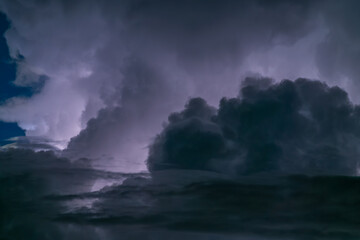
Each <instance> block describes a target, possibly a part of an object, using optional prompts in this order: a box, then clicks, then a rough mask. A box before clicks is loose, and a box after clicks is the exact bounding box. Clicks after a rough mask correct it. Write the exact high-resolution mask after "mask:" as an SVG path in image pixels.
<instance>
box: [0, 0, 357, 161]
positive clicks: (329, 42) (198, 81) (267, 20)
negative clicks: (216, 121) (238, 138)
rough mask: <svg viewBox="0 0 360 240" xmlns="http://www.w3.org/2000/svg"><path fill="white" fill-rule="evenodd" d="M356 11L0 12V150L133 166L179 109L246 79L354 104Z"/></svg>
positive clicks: (200, 7)
mask: <svg viewBox="0 0 360 240" xmlns="http://www.w3.org/2000/svg"><path fill="white" fill-rule="evenodd" d="M357 5H358V4H357V2H356V1H347V2H346V3H339V2H338V1H321V0H317V1H301V2H300V1H285V0H279V1H269V2H268V1H261V0H258V1H231V0H229V1H216V0H213V1H201V0H199V1H161V0H157V1H146V0H145V1H142V0H139V1H138V0H137V1H120V2H112V1H107V2H100V1H95V0H92V1H81V0H77V1H71V2H70V1H60V0H57V1H20V0H19V1H3V2H2V3H1V11H2V12H3V15H2V24H3V25H2V26H3V27H2V31H4V34H3V39H2V42H1V45H2V51H3V54H2V56H3V58H4V60H3V62H6V64H5V63H3V65H2V66H3V67H2V71H1V73H2V77H3V79H6V80H4V81H2V84H6V85H4V86H2V88H1V89H2V104H1V106H0V119H1V120H2V121H3V122H12V123H13V125H8V124H6V125H4V123H2V126H3V127H2V129H3V130H2V131H1V132H2V134H3V135H4V136H3V137H2V139H6V138H8V137H10V136H16V135H23V134H21V133H22V131H24V132H25V135H26V136H28V137H37V138H42V139H46V141H47V142H52V145H54V146H56V147H57V148H59V149H65V150H66V149H67V150H68V151H66V154H69V156H70V155H72V157H93V158H104V157H107V158H109V159H110V158H111V159H114V158H117V159H120V158H121V159H122V161H123V162H128V161H130V162H136V161H137V159H140V158H142V159H145V158H146V156H147V147H148V145H149V143H150V142H151V141H152V139H153V138H154V136H155V135H156V134H157V133H159V132H160V131H161V128H162V124H163V122H164V121H166V117H167V115H169V114H170V113H171V112H173V111H178V110H180V109H181V108H182V106H183V105H184V104H185V102H186V101H187V100H188V99H189V98H191V97H202V98H204V99H205V100H206V101H207V102H209V103H210V104H211V105H213V106H215V107H216V106H217V105H218V102H219V100H220V99H221V98H222V97H234V96H236V95H237V93H238V91H239V90H238V89H239V87H240V85H241V82H242V81H243V79H245V78H246V77H248V76H264V77H270V78H273V79H275V81H281V80H283V79H290V80H295V79H297V78H299V77H303V78H308V79H318V80H320V81H324V82H327V83H328V84H329V85H331V86H332V85H338V86H340V87H342V88H344V89H345V90H346V91H347V92H348V93H349V96H350V99H351V100H352V101H354V102H358V96H357V89H358V84H357V82H358V79H357V78H358V77H357V76H358V72H357V71H358V67H357V63H358V58H359V49H358V46H357V39H358V37H359V31H358V28H357V25H356V22H357V19H358V14H357V13H356V11H355V10H354V9H356V7H357ZM8 54H9V55H8ZM15 123H16V124H17V125H18V126H19V127H20V128H21V129H18V128H17V127H15V126H16V125H14V124H15ZM9 126H12V128H14V130H10V127H9ZM8 131H11V132H9V133H6V134H5V133H4V132H8ZM99 139H101V141H99ZM123 150H124V151H123ZM137 164H140V163H137ZM127 165H128V164H127Z"/></svg>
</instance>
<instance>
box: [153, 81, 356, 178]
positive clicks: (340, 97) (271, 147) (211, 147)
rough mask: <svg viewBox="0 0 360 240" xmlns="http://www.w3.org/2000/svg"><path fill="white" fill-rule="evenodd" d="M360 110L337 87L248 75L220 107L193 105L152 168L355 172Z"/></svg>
mask: <svg viewBox="0 0 360 240" xmlns="http://www.w3.org/2000/svg"><path fill="white" fill-rule="evenodd" d="M359 110H360V108H359V106H358V105H353V104H352V103H351V102H350V101H349V99H348V96H347V93H346V92H345V91H343V90H342V89H340V88H339V87H329V86H327V85H326V84H325V83H322V82H319V81H310V80H307V79H297V80H296V81H294V82H292V81H289V80H283V81H281V82H279V83H275V84H274V83H272V82H271V79H268V78H259V79H254V78H253V79H250V78H247V79H246V80H245V81H244V82H243V85H242V88H241V91H240V96H239V97H237V98H230V99H227V98H223V99H222V100H221V101H220V105H219V108H218V109H217V110H216V109H215V108H213V107H211V106H209V105H207V103H206V102H205V100H203V99H201V98H194V99H191V100H189V102H188V103H187V105H186V106H185V109H184V110H183V111H181V112H177V113H173V114H171V115H170V116H169V120H168V121H169V122H168V125H167V126H166V127H165V128H164V129H163V131H162V132H161V133H160V134H159V135H158V136H157V138H156V139H155V141H154V143H153V145H152V146H151V147H150V154H149V158H148V166H149V169H150V171H156V170H163V169H196V170H211V171H217V172H223V173H226V174H233V175H244V174H245V175H246V174H253V173H260V172H263V173H264V172H265V173H273V172H277V173H287V174H288V173H308V174H356V173H357V167H358V162H359V161H358V159H359V156H360V149H359V147H358V146H359V143H360V125H359V122H360V115H359V113H360V112H359Z"/></svg>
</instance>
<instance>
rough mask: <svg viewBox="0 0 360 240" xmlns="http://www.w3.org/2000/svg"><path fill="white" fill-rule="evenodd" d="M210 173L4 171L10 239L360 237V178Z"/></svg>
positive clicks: (2, 228) (3, 226)
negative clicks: (252, 175)
mask: <svg viewBox="0 0 360 240" xmlns="http://www.w3.org/2000/svg"><path fill="white" fill-rule="evenodd" d="M201 174H204V173H203V172H196V171H195V172H186V171H183V172H162V173H159V174H158V175H156V176H155V177H154V178H153V179H152V178H150V176H149V174H147V173H139V174H120V173H110V172H105V171H99V170H92V169H82V168H73V169H61V168H53V169H43V170H41V169H37V170H32V171H27V172H26V171H22V172H17V173H14V172H12V173H11V174H9V173H3V174H2V175H1V179H0V211H1V214H0V239H250V240H251V239H360V228H359V226H360V218H359V214H360V178H357V177H343V176H321V177H307V176H276V177H274V176H272V177H269V176H266V177H265V176H257V177H243V178H240V179H231V180H230V179H226V178H224V177H221V176H215V175H214V176H213V175H212V174H208V173H205V174H204V177H203V176H201ZM169 176H172V178H171V179H172V181H166V179H169ZM199 176H200V177H199ZM174 179H175V180H174Z"/></svg>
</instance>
